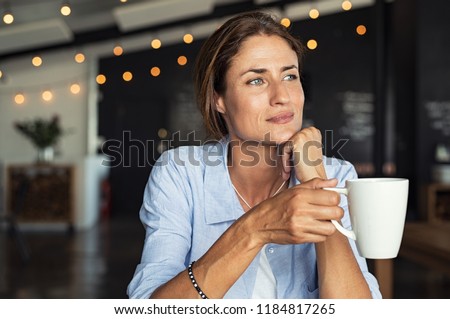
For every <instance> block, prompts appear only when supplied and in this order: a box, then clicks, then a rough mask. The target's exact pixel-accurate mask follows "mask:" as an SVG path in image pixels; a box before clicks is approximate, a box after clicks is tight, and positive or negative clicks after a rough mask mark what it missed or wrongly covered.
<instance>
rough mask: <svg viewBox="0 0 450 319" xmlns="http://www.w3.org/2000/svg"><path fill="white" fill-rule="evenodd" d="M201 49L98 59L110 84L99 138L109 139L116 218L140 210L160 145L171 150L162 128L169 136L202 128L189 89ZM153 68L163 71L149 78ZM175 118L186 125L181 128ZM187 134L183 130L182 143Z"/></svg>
mask: <svg viewBox="0 0 450 319" xmlns="http://www.w3.org/2000/svg"><path fill="white" fill-rule="evenodd" d="M198 46H199V43H196V42H194V43H193V44H190V45H187V44H178V45H172V46H167V47H164V46H162V47H161V48H160V49H158V50H147V51H144V52H137V53H131V54H126V55H123V56H119V57H112V58H111V57H110V58H104V59H101V60H100V70H99V72H100V73H102V74H105V75H106V77H107V81H106V83H105V84H104V85H101V86H100V95H101V100H100V102H99V106H98V109H99V135H101V136H103V137H104V138H105V139H106V143H105V144H104V147H103V152H104V153H105V154H106V155H108V158H109V162H110V165H111V175H110V182H111V186H112V201H113V202H112V213H113V214H124V213H127V214H135V213H137V212H138V210H139V208H140V205H141V203H142V194H143V190H144V187H145V184H146V182H147V179H148V175H149V173H150V170H151V166H152V164H153V163H154V161H155V160H156V159H157V158H158V157H159V155H160V151H161V149H160V148H159V146H160V145H163V146H164V147H166V148H167V147H169V146H168V143H167V141H166V140H168V139H170V136H168V137H162V138H160V137H159V136H158V130H159V129H161V128H164V129H166V130H168V131H169V134H171V133H174V131H175V130H179V129H180V128H183V127H186V126H193V127H198V126H199V125H198V123H196V122H195V119H198V118H199V116H198V114H197V113H196V112H197V110H196V108H195V101H194V98H193V93H192V90H191V87H192V76H191V74H192V66H193V60H194V58H195V55H196V52H197V50H198ZM179 55H184V56H186V57H187V58H188V64H187V65H185V66H180V65H178V63H177V58H178V56H179ZM153 66H158V67H159V68H160V69H161V74H160V75H159V76H158V77H153V76H151V75H150V69H151V68H152V67H153ZM125 71H130V72H132V74H133V79H132V80H131V81H130V82H125V81H124V80H123V79H122V74H123V72H125ZM187 88H188V89H187ZM187 101H188V102H187ZM177 119H182V120H183V123H184V124H180V125H177ZM197 122H198V121H197ZM185 136H186V134H184V131H183V134H182V135H181V137H180V139H185ZM182 142H183V141H182ZM182 142H181V143H182Z"/></svg>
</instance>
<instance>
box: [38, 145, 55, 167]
mask: <svg viewBox="0 0 450 319" xmlns="http://www.w3.org/2000/svg"><path fill="white" fill-rule="evenodd" d="M54 158H55V149H54V147H53V146H46V147H39V148H38V153H37V161H38V162H39V163H50V162H52V161H53V159H54Z"/></svg>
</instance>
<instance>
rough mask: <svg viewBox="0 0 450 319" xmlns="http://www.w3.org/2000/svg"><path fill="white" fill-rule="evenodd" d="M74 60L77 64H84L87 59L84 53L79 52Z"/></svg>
mask: <svg viewBox="0 0 450 319" xmlns="http://www.w3.org/2000/svg"><path fill="white" fill-rule="evenodd" d="M74 60H75V62H77V63H83V62H84V60H86V57H85V56H84V54H83V53H81V52H78V53H77V54H75V56H74Z"/></svg>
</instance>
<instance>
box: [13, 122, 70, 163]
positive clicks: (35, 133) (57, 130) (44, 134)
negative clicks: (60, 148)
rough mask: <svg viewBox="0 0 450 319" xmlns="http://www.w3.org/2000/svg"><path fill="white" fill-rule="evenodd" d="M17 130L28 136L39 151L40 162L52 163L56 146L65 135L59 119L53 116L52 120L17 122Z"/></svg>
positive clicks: (38, 158)
mask: <svg viewBox="0 0 450 319" xmlns="http://www.w3.org/2000/svg"><path fill="white" fill-rule="evenodd" d="M14 126H15V128H16V129H17V130H18V131H19V132H20V133H21V134H23V135H24V136H26V137H27V138H28V139H30V141H31V142H32V143H33V145H34V146H35V147H36V149H37V151H38V156H37V161H38V162H50V161H52V160H53V158H54V146H55V144H56V143H57V142H58V141H59V139H60V137H61V136H62V135H63V134H64V132H63V130H62V128H61V125H60V121H59V117H58V116H57V115H54V116H52V117H51V118H50V119H43V118H35V119H33V120H26V121H21V122H16V123H15V124H14Z"/></svg>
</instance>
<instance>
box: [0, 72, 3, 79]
mask: <svg viewBox="0 0 450 319" xmlns="http://www.w3.org/2000/svg"><path fill="white" fill-rule="evenodd" d="M2 77H3V72H2V70H0V79H1V78H2Z"/></svg>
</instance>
